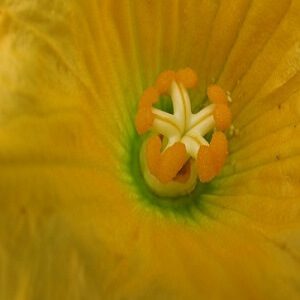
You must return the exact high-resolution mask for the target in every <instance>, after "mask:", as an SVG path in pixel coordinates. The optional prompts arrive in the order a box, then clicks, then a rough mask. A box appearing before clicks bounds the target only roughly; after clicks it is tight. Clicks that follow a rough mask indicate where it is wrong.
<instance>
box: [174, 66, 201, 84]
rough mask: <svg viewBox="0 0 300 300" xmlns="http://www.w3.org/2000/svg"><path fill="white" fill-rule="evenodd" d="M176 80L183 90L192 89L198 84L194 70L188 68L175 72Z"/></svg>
mask: <svg viewBox="0 0 300 300" xmlns="http://www.w3.org/2000/svg"><path fill="white" fill-rule="evenodd" d="M176 80H177V81H178V82H180V83H181V84H182V85H183V86H184V87H185V88H187V89H189V88H194V87H195V86H196V85H197V82H198V76H197V74H196V73H195V71H194V70H192V69H190V68H185V69H181V70H179V71H177V72H176Z"/></svg>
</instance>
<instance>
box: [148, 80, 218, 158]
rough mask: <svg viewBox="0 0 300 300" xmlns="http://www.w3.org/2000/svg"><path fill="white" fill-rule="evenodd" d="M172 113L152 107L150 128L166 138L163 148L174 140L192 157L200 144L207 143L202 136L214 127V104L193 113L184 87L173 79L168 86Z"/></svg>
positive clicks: (170, 144)
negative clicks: (182, 145)
mask: <svg viewBox="0 0 300 300" xmlns="http://www.w3.org/2000/svg"><path fill="white" fill-rule="evenodd" d="M170 96H171V99H172V103H173V114H170V113H167V112H165V111H162V110H160V109H157V108H152V113H153V114H154V121H153V124H152V129H153V130H154V131H156V132H157V133H158V134H161V135H163V136H164V137H166V138H167V139H168V143H167V146H166V147H165V149H164V150H166V149H167V148H169V147H170V146H172V145H173V144H174V143H176V142H181V143H183V144H184V145H185V147H186V151H187V153H188V154H189V155H190V156H191V157H192V158H194V159H196V158H197V154H198V151H199V148H200V145H208V144H209V143H208V142H207V141H206V139H205V138H204V136H205V135H206V134H207V133H209V132H210V131H212V130H213V129H214V128H215V120H214V117H213V112H214V108H215V104H210V105H208V106H206V107H205V108H203V109H202V110H200V111H199V112H198V113H196V114H193V113H192V111H191V102H190V98H189V95H188V92H187V90H186V88H185V87H184V86H183V85H182V84H181V83H178V82H176V81H175V80H174V81H173V82H172V84H171V87H170Z"/></svg>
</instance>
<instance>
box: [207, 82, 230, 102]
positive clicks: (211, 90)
mask: <svg viewBox="0 0 300 300" xmlns="http://www.w3.org/2000/svg"><path fill="white" fill-rule="evenodd" d="M207 96H208V98H209V100H210V101H211V102H212V103H215V104H227V102H228V99H227V95H226V92H225V91H224V90H223V89H222V88H221V87H220V86H219V85H216V84H212V85H210V86H209V87H208V88H207Z"/></svg>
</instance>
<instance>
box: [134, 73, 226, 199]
mask: <svg viewBox="0 0 300 300" xmlns="http://www.w3.org/2000/svg"><path fill="white" fill-rule="evenodd" d="M197 81H198V79H197V75H196V73H195V72H194V71H193V70H191V69H190V68H186V69H181V70H179V71H177V72H174V71H165V72H163V73H161V74H160V75H159V76H158V78H157V80H156V82H155V85H154V86H153V87H150V88H148V89H146V90H145V91H144V93H143V95H142V97H141V99H140V102H139V106H138V111H137V115H136V119H135V124H136V129H137V132H138V133H139V134H144V133H146V132H150V133H151V135H150V136H149V137H148V139H147V140H146V141H145V143H144V145H143V146H142V148H141V153H140V160H141V168H142V172H143V176H144V178H145V180H146V182H147V184H148V185H149V187H150V188H151V189H152V190H153V191H154V192H155V193H156V194H158V195H161V196H170V197H171V196H180V195H184V194H188V193H190V192H191V191H192V190H193V189H194V188H195V186H196V183H197V180H198V178H199V180H200V181H201V182H209V181H211V180H212V179H213V178H214V177H215V176H217V175H218V174H219V173H220V171H221V169H222V167H223V165H224V162H225V160H226V157H227V154H228V142H227V139H226V136H225V134H224V131H226V130H227V129H228V128H229V126H230V124H231V112H230V109H229V107H228V97H227V94H226V93H225V92H224V91H223V89H222V88H221V87H220V86H218V85H210V86H209V87H208V89H207V95H208V98H209V99H210V101H211V102H212V103H211V104H209V105H207V106H206V107H204V108H203V109H201V110H200V111H199V112H197V113H192V110H191V102H190V98H189V94H188V92H187V89H189V88H194V87H195V86H196V85H197ZM163 94H167V95H170V96H171V99H172V105H173V113H172V114H171V113H168V112H165V111H162V110H160V109H157V108H155V107H153V104H155V103H157V102H158V101H159V97H160V95H163ZM210 132H213V135H212V138H211V140H210V142H209V141H208V140H207V139H206V138H205V136H206V135H207V134H208V133H210Z"/></svg>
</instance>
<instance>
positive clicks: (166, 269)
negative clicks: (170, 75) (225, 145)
mask: <svg viewBox="0 0 300 300" xmlns="http://www.w3.org/2000/svg"><path fill="white" fill-rule="evenodd" d="M0 9H1V10H0V24H1V25H0V299H3V300H6V299H22V300H23V299H38V300H40V299H43V300H47V299H64V300H67V299H72V300H74V299H89V300H93V299H299V298H300V238H299V237H300V138H299V136H300V125H299V121H300V73H299V68H300V39H299V37H300V17H299V12H300V1H298V0H294V1H292V0H291V1H289V0H286V1H285V0H278V1H271V0H253V1H250V0H182V1H181V0H166V1H159V0H156V1H155V0H153V1H152V0H149V1H146V0H119V1H113V0H112V1H106V0H77V1H76V0H74V1H71V0H51V1H49V0H1V1H0ZM186 66H189V67H192V68H193V69H195V70H196V71H197V73H198V74H199V82H200V84H199V87H198V90H196V91H194V92H192V95H191V98H192V99H193V105H194V107H197V106H199V105H200V104H201V103H202V102H203V101H204V99H205V90H206V87H207V85H208V84H210V83H211V82H217V83H218V84H220V85H221V86H222V87H223V88H225V89H226V90H229V91H230V92H231V94H232V99H233V102H232V105H231V107H232V112H233V119H234V120H233V123H234V126H235V127H236V129H237V130H236V134H235V135H234V136H233V137H231V138H230V155H229V158H228V160H227V163H226V166H225V168H224V169H223V171H222V174H221V175H220V176H219V177H217V178H216V179H215V180H214V181H213V182H212V183H211V184H210V185H209V188H207V189H204V191H203V193H200V194H199V197H200V198H201V199H200V198H199V199H200V200H199V201H198V202H197V203H198V204H199V203H200V204H199V205H195V206H193V205H190V207H189V216H182V215H178V214H176V213H173V212H172V209H170V212H169V213H167V212H161V209H160V208H159V205H158V206H157V207H155V206H151V205H149V204H147V202H146V201H145V198H146V197H147V195H146V194H143V193H142V192H141V191H140V190H139V186H138V184H137V183H136V181H135V180H136V178H135V176H134V175H133V173H132V172H131V169H132V168H133V166H131V165H130V163H129V162H130V161H131V159H132V155H135V154H134V151H132V147H131V146H132V145H134V144H135V143H137V140H138V136H137V134H136V133H135V129H134V126H133V123H134V122H133V120H134V115H135V112H136V107H137V102H138V99H139V97H140V95H141V93H142V91H143V89H145V88H146V87H148V86H150V85H151V84H152V83H153V82H154V80H155V78H156V76H157V75H158V74H159V73H160V72H161V71H163V70H165V69H178V68H180V67H186ZM133 159H134V158H133ZM136 159H137V160H138V158H136ZM131 167H132V168H131ZM140 182H141V180H140ZM174 205H175V204H174ZM190 216H192V217H190Z"/></svg>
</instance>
